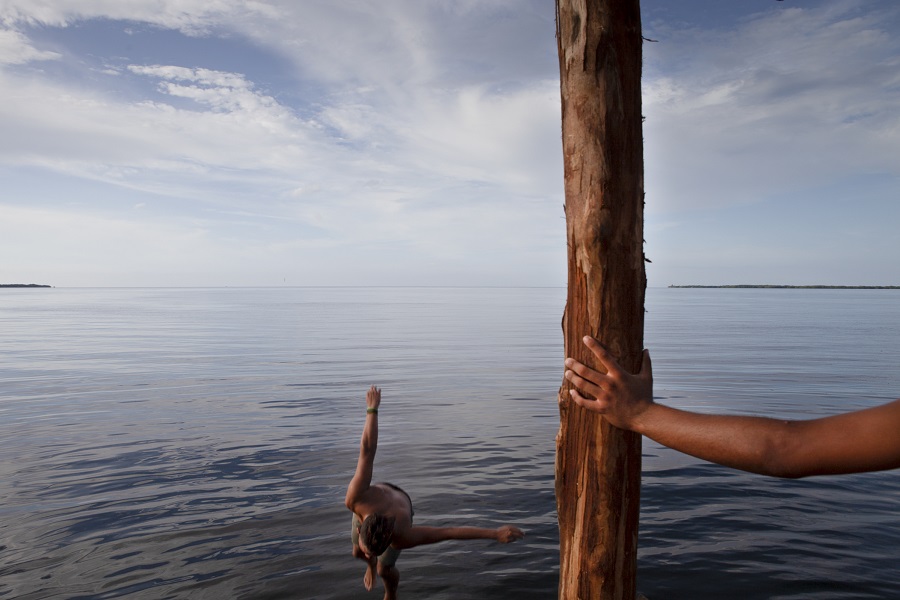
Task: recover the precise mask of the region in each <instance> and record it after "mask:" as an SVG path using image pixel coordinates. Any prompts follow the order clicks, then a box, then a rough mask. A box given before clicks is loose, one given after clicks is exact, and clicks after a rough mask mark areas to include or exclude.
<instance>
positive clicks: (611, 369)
mask: <svg viewBox="0 0 900 600" xmlns="http://www.w3.org/2000/svg"><path fill="white" fill-rule="evenodd" d="M583 341H584V345H585V346H587V347H588V349H590V351H591V352H593V353H594V356H596V357H597V358H598V359H599V360H600V362H601V363H602V364H603V366H604V367H606V371H607V373H609V374H610V375H615V374H618V373H621V372H622V367H621V366H619V363H618V362H616V359H615V358H613V355H612V354H610V353H609V352H608V351H607V349H606V348H605V347H604V346H603V344H601V343H600V342H598V341H597V340H595V339H594V338H592V337H591V336H589V335H586V336H584V338H583Z"/></svg>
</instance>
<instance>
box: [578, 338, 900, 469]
mask: <svg viewBox="0 0 900 600" xmlns="http://www.w3.org/2000/svg"><path fill="white" fill-rule="evenodd" d="M585 344H586V345H587V346H588V348H590V349H591V351H592V352H593V353H594V355H595V356H596V357H597V358H598V359H599V361H600V363H601V364H602V365H603V366H604V367H605V368H606V370H607V372H606V373H600V372H598V371H595V370H593V369H591V368H589V367H587V366H585V365H583V364H581V363H579V362H578V361H575V360H573V359H571V358H568V359H566V367H567V369H568V370H567V371H566V375H565V376H566V379H567V380H569V381H570V382H571V383H572V384H574V385H575V386H577V387H578V388H579V389H580V390H583V391H584V392H586V393H587V394H590V395H591V396H593V397H594V398H593V399H591V398H587V397H585V396H584V395H582V394H581V393H580V392H579V391H577V390H572V391H571V395H572V398H573V400H574V401H575V402H576V403H577V404H578V405H579V406H582V407H584V408H586V409H588V410H592V411H595V412H598V413H600V414H602V415H604V416H605V417H606V419H607V420H609V421H610V422H611V423H612V424H613V425H615V426H616V427H619V428H622V429H628V430H631V431H636V432H638V433H640V434H643V435H646V436H647V437H649V438H651V439H653V440H656V441H657V442H659V443H660V444H663V445H665V446H669V447H670V448H674V449H675V450H678V451H680V452H684V453H686V454H690V455H692V456H696V457H697V458H701V459H703V460H708V461H711V462H715V463H719V464H723V465H726V466H729V467H734V468H737V469H743V470H745V471H751V472H753V473H761V474H764V475H773V476H777V477H806V476H809V475H827V474H838V473H858V472H863V471H879V470H884V469H894V468H898V467H900V435H898V432H900V400H896V401H894V402H891V403H889V404H885V405H883V406H878V407H875V408H869V409H865V410H860V411H856V412H850V413H845V414H841V415H836V416H832V417H825V418H821V419H813V420H809V421H784V420H776V419H768V418H761V417H741V416H726V415H703V414H697V413H692V412H688V411H684V410H678V409H675V408H671V407H668V406H664V405H661V404H656V403H655V402H653V375H652V371H651V363H650V355H649V353H648V352H647V351H646V350H645V351H644V361H643V364H642V366H641V372H640V373H639V374H637V375H632V374H630V373H628V372H626V371H624V370H623V369H622V368H621V367H620V366H619V364H618V363H617V362H616V361H615V359H614V358H613V357H612V356H611V355H610V354H609V353H608V352H607V351H606V349H604V348H603V347H602V346H601V345H600V343H599V342H597V340H595V339H593V338H590V337H586V338H585Z"/></svg>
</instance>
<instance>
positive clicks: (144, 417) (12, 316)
mask: <svg viewBox="0 0 900 600" xmlns="http://www.w3.org/2000/svg"><path fill="white" fill-rule="evenodd" d="M0 292H2V293H0V385H2V387H0V597H2V598H26V599H38V598H119V597H128V598H146V599H160V598H200V599H203V598H215V599H216V600H222V599H223V598H301V599H313V598H315V599H321V600H338V599H345V598H359V597H363V596H365V595H366V594H365V592H364V591H363V588H362V576H363V565H362V563H360V562H359V561H356V560H354V559H352V558H351V556H350V552H349V551H350V542H349V536H348V532H349V520H350V518H349V512H348V511H347V510H346V509H345V508H344V507H343V505H342V499H343V495H344V491H345V489H346V485H347V482H348V481H349V479H350V477H351V476H352V474H353V470H354V467H355V461H356V455H357V452H358V444H359V436H360V432H361V429H362V426H363V422H364V418H365V411H364V410H363V408H364V394H365V390H366V389H367V387H368V386H369V385H370V384H372V383H374V384H377V385H380V386H382V388H383V390H384V392H383V393H384V400H383V404H382V410H381V412H380V414H379V418H380V429H381V440H380V443H379V450H378V458H377V461H376V475H375V477H376V479H377V480H386V481H391V482H394V483H397V484H399V485H401V486H402V487H404V488H405V489H406V490H407V491H408V492H409V493H410V494H411V496H412V498H413V501H414V503H415V506H416V517H417V521H418V522H419V523H423V524H432V525H449V524H474V525H482V526H489V525H493V524H502V523H513V524H517V525H519V526H521V527H522V528H523V529H525V530H526V531H527V537H526V538H525V540H524V541H523V542H520V543H516V544H513V545H509V546H502V545H498V544H493V543H489V542H483V541H482V542H469V543H465V542H454V543H447V544H441V545H436V546H431V547H425V548H417V549H414V550H410V551H406V552H404V554H403V556H402V557H401V559H400V562H399V563H398V567H399V568H400V571H401V588H400V589H401V594H402V595H403V597H405V598H429V599H442V598H446V599H450V598H453V599H460V598H473V599H479V598H487V599H490V598H524V599H531V598H534V599H546V598H554V597H555V595H556V586H557V576H558V535H557V529H556V517H555V500H554V496H553V460H554V456H553V453H554V437H555V435H556V430H557V427H558V416H557V411H556V392H557V388H558V386H559V383H560V380H561V375H562V366H561V365H562V358H563V356H562V344H561V333H560V325H559V323H560V317H561V313H562V308H563V303H564V296H565V291H564V290H562V289H415V288H278V289H29V290H11V289H7V290H0ZM647 309H648V313H647V335H646V339H647V345H648V346H649V347H650V348H651V350H652V354H653V358H654V367H655V375H656V393H657V395H658V396H659V398H660V400H661V401H663V402H667V403H670V404H672V405H676V406H680V407H686V408H690V409H695V410H701V411H720V412H731V413H752V414H766V415H772V416H780V417H788V418H791V417H801V418H802V417H812V416H818V415H825V414H831V413H835V412H840V411H844V410H849V409H854V408H859V407H864V406H871V405H875V404H879V403H883V402H886V401H889V400H891V399H893V398H896V397H898V396H900V368H898V367H900V342H898V340H900V293H898V292H896V291H887V290H885V291H845V290H835V291H829V290H809V291H806V290H676V289H651V290H649V291H648V300H647ZM898 435H900V432H898ZM644 454H645V456H644V477H643V492H642V514H641V531H640V555H639V588H640V589H641V590H642V591H643V592H644V593H646V594H647V595H649V596H650V598H651V600H661V599H662V600H666V599H668V600H672V599H680V598H693V599H696V598H749V599H757V598H758V599H770V598H785V599H787V598H794V599H801V598H803V599H806V598H816V599H827V598H833V599H838V598H840V599H847V598H898V597H900V569H898V567H897V565H898V564H900V472H889V473H872V474H864V475H855V476H847V477H827V478H818V479H811V480H804V481H781V480H774V479H767V478H763V477H759V476H754V475H749V474H743V473H739V472H735V471H731V470H728V469H725V468H722V467H718V466H714V465H710V464H707V463H703V462H701V461H697V460H695V459H693V458H690V457H687V456H684V455H680V454H677V453H675V452H673V451H671V450H667V449H665V448H662V447H660V446H658V445H656V444H654V443H652V442H649V441H646V440H645V443H644ZM371 597H380V596H379V595H378V594H375V595H373V596H371Z"/></svg>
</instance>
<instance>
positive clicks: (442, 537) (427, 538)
mask: <svg viewBox="0 0 900 600" xmlns="http://www.w3.org/2000/svg"><path fill="white" fill-rule="evenodd" d="M523 537H525V534H524V533H523V532H522V530H521V529H519V528H518V527H513V526H512V525H503V526H502V527H498V528H496V529H485V528H483V527H413V528H411V529H410V531H409V534H408V535H407V536H405V537H404V539H403V540H397V541H395V544H396V545H397V547H399V548H413V547H414V546H422V545H425V544H436V543H438V542H446V541H448V540H494V541H497V542H500V543H501V544H508V543H510V542H514V541H516V540H518V539H522V538H523Z"/></svg>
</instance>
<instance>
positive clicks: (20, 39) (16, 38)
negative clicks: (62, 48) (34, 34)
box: [0, 29, 60, 65]
mask: <svg viewBox="0 0 900 600" xmlns="http://www.w3.org/2000/svg"><path fill="white" fill-rule="evenodd" d="M58 58H60V54H58V53H56V52H49V51H42V50H38V49H36V48H35V47H34V46H32V45H31V42H30V41H29V40H28V38H27V37H25V36H24V35H22V34H21V33H20V32H18V31H15V30H13V29H0V65H21V64H25V63H28V62H32V61H41V60H57V59H58Z"/></svg>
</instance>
